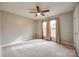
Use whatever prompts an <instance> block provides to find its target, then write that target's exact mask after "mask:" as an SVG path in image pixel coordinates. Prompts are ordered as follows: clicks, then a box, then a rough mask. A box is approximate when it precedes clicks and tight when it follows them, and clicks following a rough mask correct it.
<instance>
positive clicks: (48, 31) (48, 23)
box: [47, 18, 51, 40]
mask: <svg viewBox="0 0 79 59" xmlns="http://www.w3.org/2000/svg"><path fill="white" fill-rule="evenodd" d="M47 40H51V28H50V18H49V19H48V21H47Z"/></svg>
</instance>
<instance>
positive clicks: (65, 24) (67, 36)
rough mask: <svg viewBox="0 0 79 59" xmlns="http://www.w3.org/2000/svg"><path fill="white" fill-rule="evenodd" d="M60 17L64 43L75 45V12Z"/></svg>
mask: <svg viewBox="0 0 79 59" xmlns="http://www.w3.org/2000/svg"><path fill="white" fill-rule="evenodd" d="M59 16H60V19H61V21H60V23H61V24H60V25H61V39H62V42H63V43H69V44H73V12H69V13H65V14H62V15H59Z"/></svg>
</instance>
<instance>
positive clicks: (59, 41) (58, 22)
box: [56, 16, 61, 43]
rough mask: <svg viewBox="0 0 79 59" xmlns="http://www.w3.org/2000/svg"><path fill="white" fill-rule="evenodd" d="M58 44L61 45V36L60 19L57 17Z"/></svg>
mask: <svg viewBox="0 0 79 59" xmlns="http://www.w3.org/2000/svg"><path fill="white" fill-rule="evenodd" d="M56 42H57V43H61V35H60V18H59V16H57V17H56Z"/></svg>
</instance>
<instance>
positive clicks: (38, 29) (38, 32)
mask: <svg viewBox="0 0 79 59" xmlns="http://www.w3.org/2000/svg"><path fill="white" fill-rule="evenodd" d="M36 38H37V39H42V21H41V20H37V21H36Z"/></svg>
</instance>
